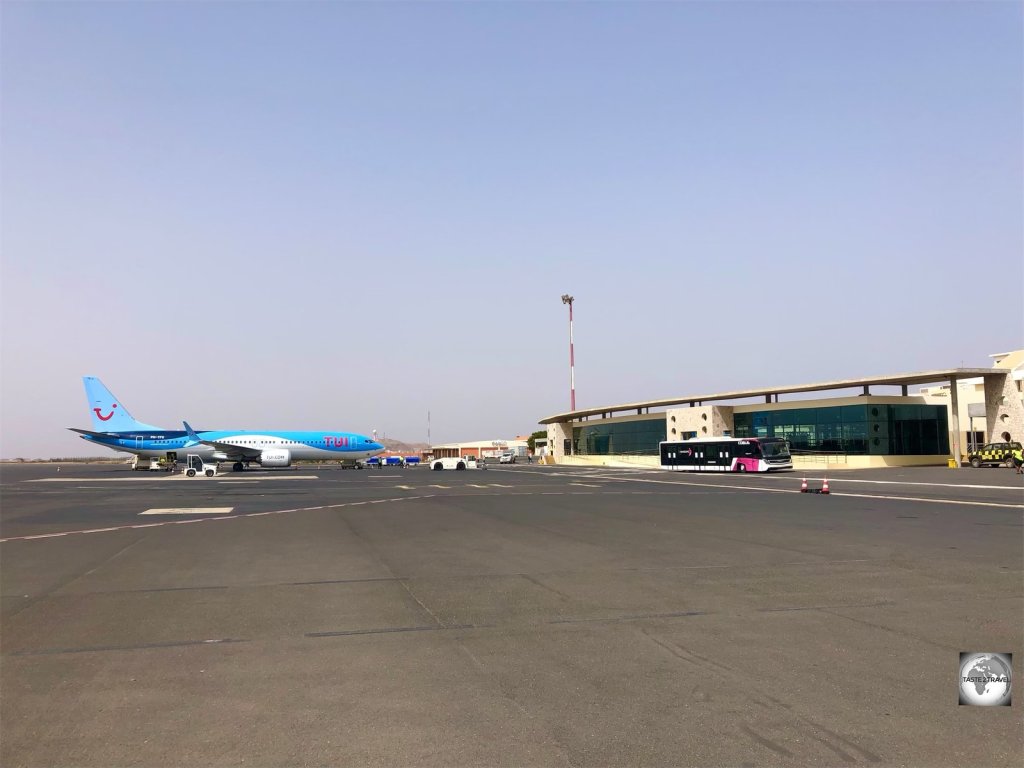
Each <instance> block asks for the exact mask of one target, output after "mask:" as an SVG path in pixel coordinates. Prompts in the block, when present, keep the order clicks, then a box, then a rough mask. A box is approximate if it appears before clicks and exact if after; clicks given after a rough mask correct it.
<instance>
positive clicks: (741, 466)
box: [736, 464, 747, 472]
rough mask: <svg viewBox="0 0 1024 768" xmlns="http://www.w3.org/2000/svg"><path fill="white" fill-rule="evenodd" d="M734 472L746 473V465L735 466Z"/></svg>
mask: <svg viewBox="0 0 1024 768" xmlns="http://www.w3.org/2000/svg"><path fill="white" fill-rule="evenodd" d="M736 471H737V472H746V471H747V465H746V464H737V465H736Z"/></svg>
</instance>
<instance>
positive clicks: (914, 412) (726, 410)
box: [540, 350, 1024, 468]
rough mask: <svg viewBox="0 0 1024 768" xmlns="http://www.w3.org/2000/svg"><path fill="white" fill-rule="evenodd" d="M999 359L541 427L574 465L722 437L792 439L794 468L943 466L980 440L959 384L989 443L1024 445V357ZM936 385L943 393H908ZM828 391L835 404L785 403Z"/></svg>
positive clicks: (651, 406) (655, 405) (630, 406)
mask: <svg viewBox="0 0 1024 768" xmlns="http://www.w3.org/2000/svg"><path fill="white" fill-rule="evenodd" d="M994 357H995V358H996V365H995V366H994V367H993V368H991V369H988V368H949V369H943V370H938V371H923V372H918V373H907V374H892V375H887V376H873V377H865V378H859V379H844V380H839V381H828V382H819V383H814V384H798V385H792V386H784V387H768V388H762V389H747V390H736V391H731V392H719V393H712V394H707V395H692V396H683V397H677V398H668V399H664V400H651V401H645V402H637V403H626V404H622V405H614V406H605V407H601V408H590V409H585V410H577V411H572V412H569V413H562V414H557V415H555V416H549V417H547V418H545V419H542V420H541V421H540V423H541V424H545V425H547V427H548V445H549V447H550V449H551V453H552V455H553V456H554V457H555V458H556V460H559V461H566V460H571V463H605V464H607V463H610V460H609V458H610V457H615V459H616V460H617V461H618V462H625V463H635V464H644V465H651V464H654V465H656V464H657V463H658V460H657V458H656V457H657V455H658V443H659V442H661V441H662V440H685V439H688V438H693V437H724V436H734V437H782V438H785V439H786V440H788V441H789V443H790V447H791V450H792V451H793V455H794V461H795V462H796V463H800V462H801V461H804V462H815V463H817V462H826V463H834V464H842V465H843V466H846V467H849V468H854V467H871V466H907V465H915V464H945V463H946V462H947V461H948V459H949V458H950V457H951V456H952V457H953V458H954V459H955V460H956V461H957V462H959V461H960V460H961V457H962V456H963V455H964V454H965V453H966V448H967V445H968V440H967V438H968V437H971V436H970V435H968V434H967V432H972V431H977V430H972V428H971V420H972V418H973V417H972V416H971V413H972V410H971V409H970V408H969V407H966V408H963V407H961V402H960V397H959V395H960V392H961V387H960V383H961V382H975V383H974V384H971V385H970V387H973V389H971V390H970V393H971V398H972V399H979V398H980V400H979V402H980V403H982V404H983V405H984V409H985V421H984V428H983V429H984V433H985V440H986V441H991V440H993V439H998V438H999V436H1000V435H1001V434H1002V433H1003V432H1010V433H1011V434H1012V435H1013V436H1014V437H1018V438H1019V437H1021V436H1024V402H1022V397H1021V378H1022V376H1021V375H1019V374H1018V371H1020V370H1021V366H1022V363H1024V350H1020V351H1018V352H1013V353H1007V354H1004V355H996V356H994ZM979 382H980V383H979ZM935 383H939V387H938V390H936V391H929V392H925V393H920V394H914V395H911V394H910V393H909V391H908V389H909V387H911V386H917V385H922V384H935ZM943 386H944V387H945V390H944V391H940V390H942V387H943ZM873 388H874V390H875V391H874V392H872V389H873ZM883 388H884V389H897V390H898V394H897V393H893V394H881V393H879V392H878V390H880V389H883ZM851 390H852V391H853V393H852V394H851ZM857 390H859V391H857ZM829 391H831V392H835V393H836V395H835V396H831V397H824V398H816V399H804V400H786V401H785V402H783V401H782V400H781V399H780V398H781V396H783V395H786V396H789V395H801V394H805V393H808V392H829ZM761 398H763V402H759V401H760V399H761ZM752 400H754V401H755V402H750V401H752ZM964 405H967V406H969V405H970V403H966V404H964ZM976 405H977V403H976ZM975 411H977V408H976V409H975ZM965 418H966V423H965ZM976 438H977V435H974V437H973V439H976Z"/></svg>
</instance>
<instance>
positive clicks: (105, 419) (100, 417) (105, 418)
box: [92, 403, 117, 421]
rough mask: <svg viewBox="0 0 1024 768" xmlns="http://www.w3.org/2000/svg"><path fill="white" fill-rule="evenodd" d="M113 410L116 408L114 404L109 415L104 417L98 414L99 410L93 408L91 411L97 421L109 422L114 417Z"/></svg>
mask: <svg viewBox="0 0 1024 768" xmlns="http://www.w3.org/2000/svg"><path fill="white" fill-rule="evenodd" d="M114 408H117V403H114V405H113V406H112V407H111V409H110V413H108V414H107V415H106V416H104V415H103V414H102V413H100V409H99V408H93V409H92V410H93V412H94V413H95V414H96V418H97V419H99V420H100V421H110V419H111V418H113V416H114Z"/></svg>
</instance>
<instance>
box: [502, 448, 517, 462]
mask: <svg viewBox="0 0 1024 768" xmlns="http://www.w3.org/2000/svg"><path fill="white" fill-rule="evenodd" d="M498 463H499V464H515V463H516V455H515V454H514V453H512V451H505V452H504V453H503V454H501V458H500V459H498Z"/></svg>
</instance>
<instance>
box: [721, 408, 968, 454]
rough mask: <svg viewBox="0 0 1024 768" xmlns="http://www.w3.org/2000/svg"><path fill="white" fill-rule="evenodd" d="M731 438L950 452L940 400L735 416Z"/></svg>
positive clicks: (806, 447) (809, 447) (847, 449)
mask: <svg viewBox="0 0 1024 768" xmlns="http://www.w3.org/2000/svg"><path fill="white" fill-rule="evenodd" d="M733 435H734V436H735V437H783V438H785V439H786V440H788V441H789V445H790V449H791V450H792V451H793V452H794V453H799V452H801V451H805V452H810V453H822V452H833V451H834V452H837V453H846V454H852V455H872V456H906V455H923V456H928V455H941V454H948V453H949V429H948V425H947V415H946V407H945V406H944V405H919V404H908V405H878V404H874V403H865V404H864V405H859V404H858V405H834V406H828V407H819V408H790V409H787V410H776V411H751V412H749V413H736V414H734V415H733Z"/></svg>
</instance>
